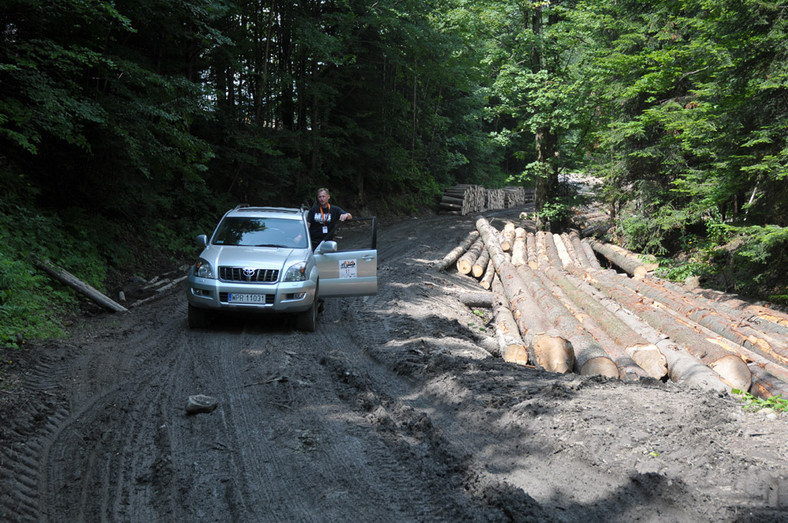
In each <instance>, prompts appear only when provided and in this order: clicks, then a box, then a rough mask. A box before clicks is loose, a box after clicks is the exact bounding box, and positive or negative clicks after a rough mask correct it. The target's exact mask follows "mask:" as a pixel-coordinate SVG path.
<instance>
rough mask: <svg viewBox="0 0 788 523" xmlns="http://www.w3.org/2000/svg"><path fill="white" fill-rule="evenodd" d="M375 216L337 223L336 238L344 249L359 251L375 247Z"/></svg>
mask: <svg viewBox="0 0 788 523" xmlns="http://www.w3.org/2000/svg"><path fill="white" fill-rule="evenodd" d="M375 227H376V225H375V220H374V218H353V219H352V220H348V221H345V222H341V223H340V224H338V225H337V228H336V231H335V233H334V240H336V242H337V247H338V249H339V251H340V252H342V251H359V250H366V249H374V248H376V245H375Z"/></svg>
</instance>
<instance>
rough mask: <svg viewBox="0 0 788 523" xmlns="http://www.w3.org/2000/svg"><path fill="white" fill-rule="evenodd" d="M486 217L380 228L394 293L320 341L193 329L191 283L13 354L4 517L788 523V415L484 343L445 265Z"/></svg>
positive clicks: (2, 441)
mask: <svg viewBox="0 0 788 523" xmlns="http://www.w3.org/2000/svg"><path fill="white" fill-rule="evenodd" d="M518 214H519V210H518V209H515V210H511V211H499V212H497V213H487V216H488V218H489V219H490V220H491V222H492V224H493V225H496V226H498V227H499V228H500V227H501V226H502V222H501V220H502V219H503V218H513V217H517V215H518ZM472 227H473V219H472V218H471V217H456V216H427V217H420V218H417V219H415V218H414V219H410V220H405V221H400V222H397V223H393V224H389V225H384V226H382V227H381V228H380V231H379V236H378V237H379V240H378V241H379V244H378V248H379V255H380V259H379V278H380V284H379V292H378V294H377V295H376V296H370V297H365V298H350V299H330V300H327V307H326V310H325V311H324V313H323V314H322V316H321V318H320V324H319V326H318V330H317V332H315V333H312V334H309V333H302V332H298V331H296V330H294V329H293V328H292V326H291V325H289V324H288V323H287V322H286V321H283V319H282V318H271V319H268V320H265V321H232V322H231V321H228V322H226V323H223V324H221V325H219V326H217V327H214V328H212V329H210V330H203V331H190V330H189V329H188V328H187V325H186V301H185V298H184V294H183V288H181V289H178V290H177V291H173V292H172V293H170V294H168V295H166V296H165V297H163V298H161V299H159V300H155V301H151V302H149V303H146V304H144V305H141V306H139V307H136V308H134V309H132V311H131V312H130V313H128V314H98V315H96V316H95V317H91V318H85V319H84V320H83V321H82V322H80V324H79V325H77V326H75V328H74V332H73V335H72V336H71V337H70V338H68V339H66V340H58V341H49V342H44V343H37V344H35V345H34V346H28V347H26V348H25V350H23V351H18V350H15V351H8V350H6V351H4V352H3V353H2V369H0V377H1V378H2V380H3V381H2V383H0V385H1V386H0V414H1V415H2V423H1V424H0V482H1V483H0V520H2V521H52V522H61V521H100V520H101V521H222V522H224V521H255V522H258V521H272V522H273V521H277V522H279V521H396V522H400V521H584V522H590V521H692V522H697V521H753V522H756V521H757V522H763V521H779V520H783V521H785V520H788V414H783V415H774V414H771V415H769V414H765V413H762V412H761V413H752V412H747V411H744V410H743V409H742V407H741V403H740V402H739V401H738V400H737V399H736V398H733V397H728V396H718V395H714V394H711V393H708V392H700V391H694V390H689V389H686V388H683V387H680V386H678V385H675V384H672V383H663V382H658V381H644V382H635V383H623V382H620V381H612V380H607V379H600V378H586V377H580V376H576V375H556V374H550V373H545V372H540V371H537V370H534V369H529V368H524V367H521V366H516V365H514V364H508V363H504V362H503V361H501V360H500V359H496V358H494V357H492V356H491V355H490V354H489V353H487V352H486V351H485V350H484V349H483V348H482V347H484V346H485V338H489V337H490V336H492V331H491V330H490V327H489V326H488V325H487V324H486V322H487V321H489V319H490V316H489V312H488V311H484V310H479V309H477V310H470V309H469V308H468V307H466V306H465V305H463V304H462V303H460V302H459V301H458V300H457V299H456V298H455V297H453V295H452V293H455V292H457V291H461V290H478V289H479V287H478V284H477V283H476V281H475V280H473V279H471V278H470V277H467V276H461V275H458V274H457V273H456V272H454V271H450V272H446V273H439V272H436V271H435V270H432V269H431V264H432V263H434V262H435V261H437V260H439V259H441V258H442V257H443V256H444V255H445V254H446V253H447V252H448V251H449V250H451V249H452V248H453V247H454V246H456V245H457V243H459V241H460V240H461V239H462V238H464V237H465V236H466V234H467V233H468V231H469V230H471V229H472ZM194 394H206V395H210V396H214V397H216V398H217V399H218V401H219V404H218V407H217V408H216V410H214V411H212V412H210V413H202V414H193V415H189V414H187V413H186V411H185V405H186V401H187V398H188V397H189V396H190V395H194Z"/></svg>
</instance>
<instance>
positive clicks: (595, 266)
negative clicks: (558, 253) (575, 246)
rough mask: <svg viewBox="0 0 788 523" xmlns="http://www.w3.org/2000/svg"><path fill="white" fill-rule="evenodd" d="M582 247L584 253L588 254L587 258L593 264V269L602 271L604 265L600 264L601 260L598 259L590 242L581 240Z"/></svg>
mask: <svg viewBox="0 0 788 523" xmlns="http://www.w3.org/2000/svg"><path fill="white" fill-rule="evenodd" d="M580 245H581V246H582V247H583V251H584V252H585V253H586V258H588V261H589V263H591V268H592V269H602V264H600V263H599V258H597V257H596V253H595V252H594V249H592V248H591V244H590V243H588V240H587V239H583V240H580Z"/></svg>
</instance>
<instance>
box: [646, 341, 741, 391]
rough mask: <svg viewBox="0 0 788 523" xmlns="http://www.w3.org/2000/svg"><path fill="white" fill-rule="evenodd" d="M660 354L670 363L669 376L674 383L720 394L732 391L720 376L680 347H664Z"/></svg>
mask: <svg viewBox="0 0 788 523" xmlns="http://www.w3.org/2000/svg"><path fill="white" fill-rule="evenodd" d="M660 352H662V354H663V355H664V356H665V359H666V360H667V362H668V376H670V379H671V380H672V381H674V382H676V383H681V384H683V385H686V386H688V387H692V388H696V389H701V390H707V391H712V392H717V393H720V394H724V393H727V392H729V391H730V387H728V386H727V385H726V384H725V383H723V381H722V379H721V377H720V375H719V374H717V373H716V372H714V371H713V370H711V369H710V368H709V367H707V366H706V365H704V364H703V363H702V362H701V361H700V360H699V359H698V358H696V357H694V356H691V355H690V354H688V353H687V352H686V351H684V350H682V349H680V348H679V347H677V346H675V345H672V344H671V345H666V346H662V347H660Z"/></svg>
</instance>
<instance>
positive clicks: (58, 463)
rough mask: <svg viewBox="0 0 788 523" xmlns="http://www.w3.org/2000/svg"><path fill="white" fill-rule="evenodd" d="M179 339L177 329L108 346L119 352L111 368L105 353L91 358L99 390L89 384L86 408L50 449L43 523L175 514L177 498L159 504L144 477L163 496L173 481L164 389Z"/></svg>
mask: <svg viewBox="0 0 788 523" xmlns="http://www.w3.org/2000/svg"><path fill="white" fill-rule="evenodd" d="M177 333H178V328H177V327H176V326H174V325H170V326H167V328H166V330H162V329H155V330H151V332H150V333H148V332H142V333H140V334H141V335H137V334H135V335H133V336H131V337H130V339H129V340H128V341H126V342H124V344H123V345H122V346H112V345H109V346H107V349H108V350H114V351H117V353H118V357H117V359H111V360H110V361H109V362H107V358H106V357H105V355H102V354H101V353H102V351H94V354H92V355H90V356H89V357H90V358H91V360H89V362H88V364H87V368H88V371H89V374H90V376H91V377H93V378H94V379H95V381H96V382H97V383H96V385H95V386H91V385H90V384H89V382H87V383H86V382H84V381H83V385H87V388H88V390H82V389H81V388H79V389H77V390H75V391H74V392H73V397H74V398H77V401H78V402H79V403H77V404H76V405H75V407H76V408H75V409H74V411H73V412H72V413H71V414H70V415H69V417H68V419H66V420H64V422H63V423H61V424H60V425H59V426H58V427H57V430H56V431H55V432H54V433H53V435H52V437H51V438H50V439H49V440H48V441H46V442H45V444H44V449H43V450H44V452H43V453H42V457H41V470H42V471H44V472H45V474H46V476H45V477H44V478H42V482H41V484H42V487H43V490H44V492H43V494H42V497H41V507H43V510H44V511H45V513H44V514H42V520H43V521H46V520H52V521H62V520H63V518H64V517H65V518H67V519H73V520H93V519H109V520H116V519H121V520H123V519H138V520H142V519H147V520H152V519H157V518H159V517H161V516H162V515H163V514H167V513H169V512H171V507H169V506H168V503H169V501H168V499H170V498H171V496H158V497H156V498H155V499H153V495H152V489H151V487H150V485H149V484H148V482H147V481H145V478H146V474H152V477H153V483H154V484H155V485H156V488H158V489H161V488H166V485H167V478H168V477H169V476H170V475H171V471H170V470H169V468H168V466H167V459H166V454H167V451H166V448H167V446H168V445H167V438H166V433H165V432H163V431H161V430H159V428H158V427H161V426H163V425H161V422H162V420H163V419H164V418H165V417H166V415H165V413H164V412H165V410H166V402H165V401H164V395H165V387H166V385H167V384H168V382H169V380H170V379H171V376H172V374H171V372H170V370H171V369H172V368H173V365H174V364H175V363H176V361H177V351H176V349H177V345H176V344H175V339H176V337H177ZM153 337H155V339H152V338H153ZM139 349H142V350H139ZM129 353H130V354H131V355H132V356H131V357H129ZM94 358H95V359H94ZM107 363H110V364H109V365H107ZM113 379H114V380H116V381H115V382H114V383H113ZM151 471H153V472H151ZM140 498H141V499H142V500H143V502H140V501H138V500H139V499H140ZM141 507H144V509H143V510H141Z"/></svg>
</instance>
